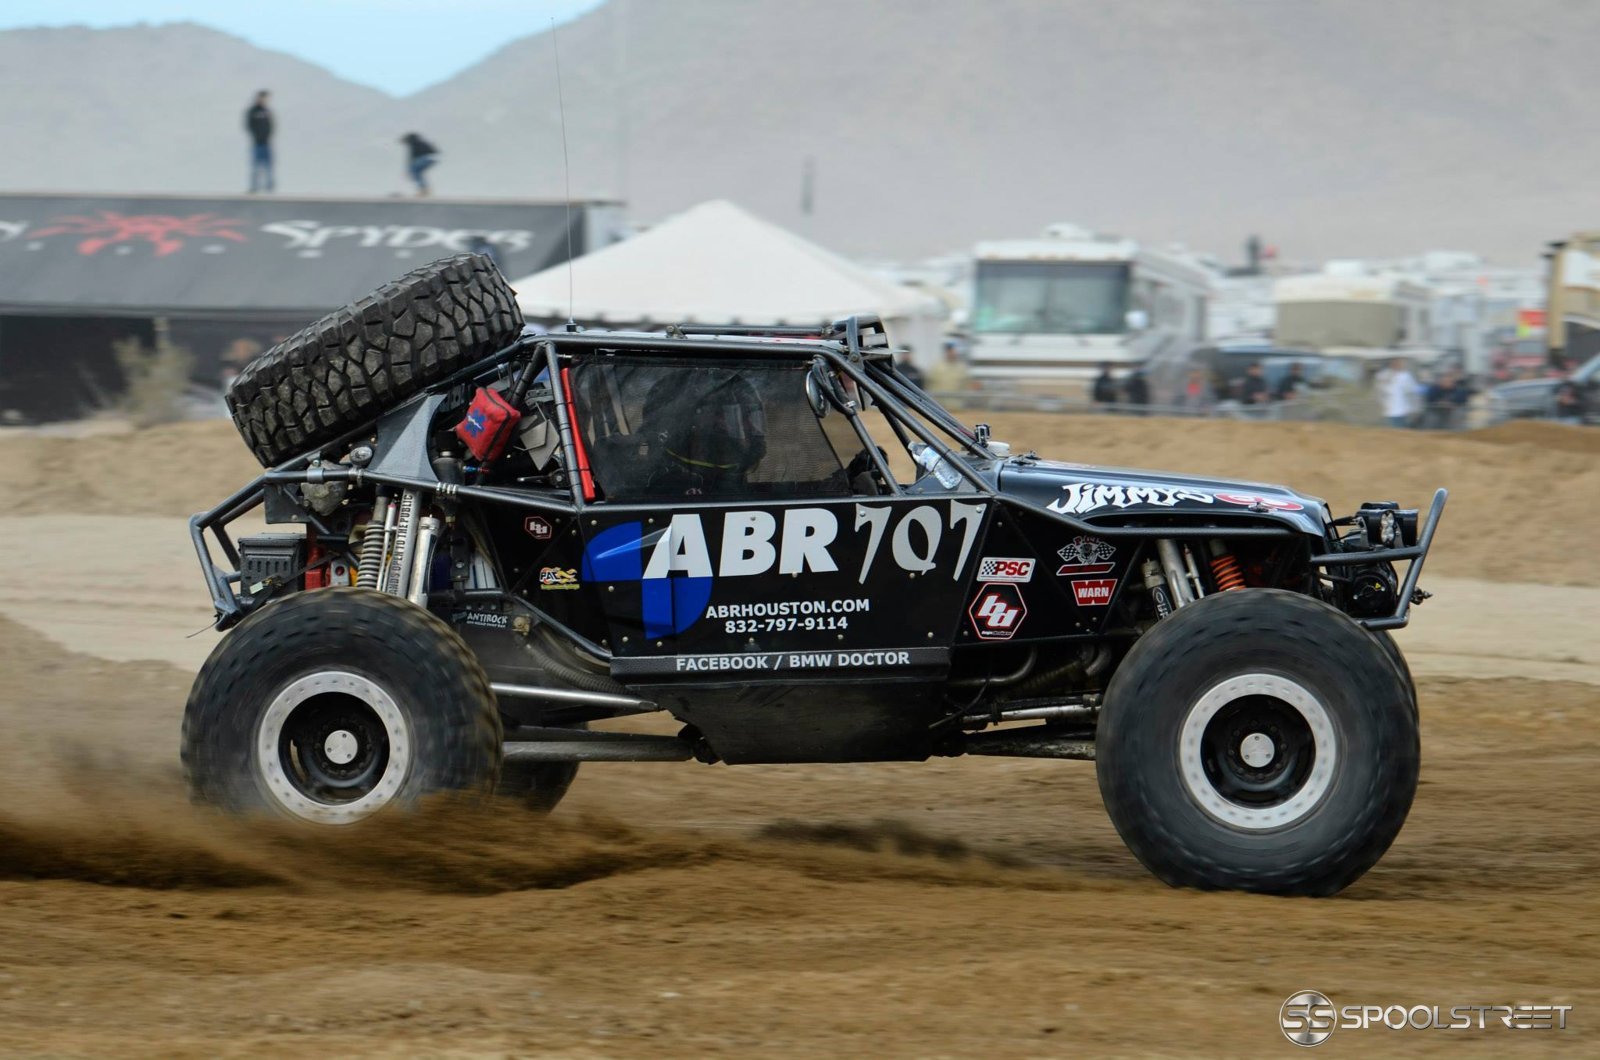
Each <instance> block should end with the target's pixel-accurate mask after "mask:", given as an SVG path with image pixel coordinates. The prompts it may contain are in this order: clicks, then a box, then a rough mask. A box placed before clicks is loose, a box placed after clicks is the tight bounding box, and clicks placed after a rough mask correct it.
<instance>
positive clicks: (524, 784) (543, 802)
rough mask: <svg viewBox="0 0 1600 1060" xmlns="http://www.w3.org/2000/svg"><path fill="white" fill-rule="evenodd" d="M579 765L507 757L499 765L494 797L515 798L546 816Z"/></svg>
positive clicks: (558, 799) (562, 795)
mask: <svg viewBox="0 0 1600 1060" xmlns="http://www.w3.org/2000/svg"><path fill="white" fill-rule="evenodd" d="M576 728H583V726H576ZM578 765H579V763H577V762H530V761H528V760H526V759H521V758H508V759H506V760H505V761H504V762H501V763H500V783H499V785H498V786H497V787H496V788H495V794H497V795H502V796H505V797H506V798H509V799H515V800H516V801H517V802H519V803H521V804H522V806H524V807H526V808H527V809H529V810H532V811H533V812H534V813H549V812H551V811H552V810H554V809H555V808H556V806H557V805H558V804H559V803H560V802H561V800H562V799H563V798H565V797H566V794H567V789H568V788H570V787H572V781H573V779H574V778H575V777H577V775H578Z"/></svg>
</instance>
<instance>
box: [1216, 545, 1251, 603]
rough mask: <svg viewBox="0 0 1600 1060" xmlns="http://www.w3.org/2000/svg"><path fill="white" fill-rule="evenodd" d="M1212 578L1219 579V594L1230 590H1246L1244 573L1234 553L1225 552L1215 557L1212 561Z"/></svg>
mask: <svg viewBox="0 0 1600 1060" xmlns="http://www.w3.org/2000/svg"><path fill="white" fill-rule="evenodd" d="M1211 576H1212V577H1214V578H1216V579H1217V592H1219V593H1225V592H1227V591H1228V590H1230V589H1243V588H1244V572H1243V571H1241V570H1240V569H1239V561H1238V560H1237V559H1235V558H1234V557H1233V553H1231V552H1224V553H1223V554H1222V555H1220V556H1214V557H1212V560H1211Z"/></svg>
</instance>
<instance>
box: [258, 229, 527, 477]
mask: <svg viewBox="0 0 1600 1060" xmlns="http://www.w3.org/2000/svg"><path fill="white" fill-rule="evenodd" d="M521 330H522V312H521V310H520V309H518V308H517V300H516V296H515V295H514V294H513V293H512V291H511V288H510V287H509V286H507V284H506V281H505V277H504V276H501V275H500V270H499V269H497V268H496V267H495V265H494V262H492V261H490V260H489V259H488V258H486V257H483V256H482V255H478V254H462V255H459V256H457V257H453V258H444V259H442V260H440V261H435V262H433V263H432V264H429V265H424V266H422V268H420V269H415V270H413V271H411V272H408V273H406V274H405V275H404V276H402V277H400V278H399V279H398V280H395V281H393V282H392V283H387V284H384V285H383V286H382V287H380V288H378V289H377V290H376V291H374V292H373V293H372V294H369V295H367V297H365V298H363V299H361V300H359V301H357V302H352V303H351V304H350V305H347V306H345V307H344V308H343V309H339V310H336V311H334V312H332V313H329V314H328V315H327V316H325V317H323V318H322V319H321V320H318V321H317V322H316V323H314V324H312V325H310V326H309V327H306V328H304V329H302V330H301V331H297V332H296V333H295V334H293V335H291V336H289V337H288V338H287V339H285V340H284V341H282V342H280V343H279V344H278V345H276V346H274V347H272V348H271V349H270V350H267V351H266V352H265V353H263V354H262V355H261V356H259V357H257V358H256V359H255V360H253V361H251V362H250V364H249V365H247V366H246V367H245V369H244V371H242V372H240V373H239V375H238V377H237V378H235V379H234V381H233V382H232V383H231V384H229V386H228V392H227V401H228V411H229V412H230V413H232V415H233V422H234V424H235V425H237V426H238V428H239V433H240V434H241V435H243V436H244V440H245V444H246V445H248V446H249V447H250V451H251V452H252V453H254V454H255V456H256V459H257V460H259V461H261V463H262V464H263V465H265V466H269V467H270V466H272V465H273V464H277V463H280V462H282V461H284V460H287V459H289V458H290V457H292V456H298V455H300V454H301V453H304V452H306V451H307V450H308V449H310V448H312V447H313V446H315V445H318V444H320V443H322V442H330V441H333V440H334V439H335V438H338V437H339V436H340V435H342V434H344V433H346V432H348V431H351V430H353V429H355V428H357V427H359V426H361V425H362V423H364V422H366V421H367V420H369V419H372V418H373V417H375V416H377V415H378V413H380V412H382V411H383V410H385V409H387V408H389V407H390V406H393V405H395V404H398V403H399V402H400V401H402V400H404V399H405V398H408V397H410V396H411V395H412V394H415V393H417V392H418V391H420V390H422V389H423V388H424V387H425V386H427V385H428V384H430V383H434V382H437V381H438V380H440V379H443V378H444V377H445V376H447V375H449V374H450V373H452V372H454V371H456V370H457V369H458V368H462V367H465V366H466V365H469V364H471V363H473V362H474V361H477V360H479V359H481V358H483V357H486V356H488V355H489V354H491V353H493V352H494V351H496V350H498V349H502V348H504V347H505V346H507V345H509V344H510V343H511V342H512V341H513V340H514V339H516V337H517V336H518V334H519V333H520V332H521Z"/></svg>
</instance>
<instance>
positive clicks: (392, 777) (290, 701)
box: [255, 670, 412, 825]
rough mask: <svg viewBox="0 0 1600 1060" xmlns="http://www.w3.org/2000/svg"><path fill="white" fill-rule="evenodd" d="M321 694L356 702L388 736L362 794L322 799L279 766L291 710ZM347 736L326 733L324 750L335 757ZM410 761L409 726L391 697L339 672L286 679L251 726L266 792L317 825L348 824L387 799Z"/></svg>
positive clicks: (342, 749) (370, 683)
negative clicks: (378, 769) (382, 758)
mask: <svg viewBox="0 0 1600 1060" xmlns="http://www.w3.org/2000/svg"><path fill="white" fill-rule="evenodd" d="M327 693H339V694H342V695H346V696H351V697H353V698H355V699H358V700H360V701H361V702H362V703H363V704H365V705H366V707H367V709H369V710H370V711H372V713H373V714H374V715H376V716H377V718H378V720H379V721H380V722H381V723H382V725H383V731H384V735H385V737H386V738H387V740H388V754H389V757H388V761H387V763H385V765H384V768H383V772H382V774H381V775H380V776H379V777H378V778H377V780H376V782H375V783H374V784H373V785H372V787H371V789H370V790H369V791H367V793H366V794H364V795H362V796H361V797H360V798H358V799H352V800H350V801H348V802H324V801H321V800H319V799H314V798H312V797H310V796H309V795H307V794H306V793H305V792H303V791H301V790H300V788H299V787H298V786H297V785H296V784H295V782H294V781H293V780H292V779H291V778H290V776H289V774H288V771H287V770H285V769H284V767H283V761H282V758H281V753H280V752H281V748H280V744H281V742H282V739H283V730H284V726H285V725H286V724H287V723H288V721H289V718H290V717H291V716H292V715H293V714H294V712H295V710H296V709H297V708H298V707H300V705H301V704H303V703H305V702H306V701H307V700H309V699H312V698H313V697H315V696H320V695H325V694H327ZM347 738H348V739H351V740H353V739H354V737H353V736H352V735H351V734H350V733H349V732H347V731H344V730H339V731H337V732H334V733H331V734H329V736H328V737H327V740H326V743H325V744H324V748H323V749H324V751H325V752H327V753H328V754H329V756H330V757H331V758H333V759H334V760H335V761H337V760H338V757H339V755H342V754H344V753H346V751H347V748H346V745H345V739H347ZM352 757H353V756H352ZM348 760H349V759H346V761H348ZM411 760H412V743H411V730H410V728H409V727H408V726H407V724H406V719H405V715H404V714H402V713H401V712H400V708H399V707H398V706H397V705H396V704H395V701H394V699H393V697H391V696H390V695H389V693H388V692H385V691H384V690H383V688H381V687H380V686H379V685H377V684H376V683H375V682H373V681H371V680H370V679H368V678H366V677H362V676H361V675H360V674H353V673H349V672H346V671H343V670H326V671H320V672H318V673H314V674H307V675H306V676H304V677H301V678H297V679H296V680H294V681H293V682H291V683H290V684H289V685H288V686H287V687H285V688H284V689H283V691H281V692H279V693H278V694H277V696H276V697H275V698H274V699H273V700H272V703H271V704H270V705H269V706H268V707H267V710H266V713H265V714H263V715H262V717H261V724H260V726H259V727H258V728H257V730H256V746H255V766H256V769H257V771H258V773H259V774H260V776H261V779H262V781H263V782H264V783H265V785H266V789H267V793H268V794H269V795H270V796H271V797H272V800H273V801H274V802H276V803H277V804H278V805H279V806H280V807H282V808H283V809H284V810H286V811H287V812H289V813H290V814H293V815H294V816H295V817H299V818H301V819H302V820H306V821H312V822H315V823H317V824H335V825H339V824H353V823H354V822H356V821H359V820H361V819H362V818H364V817H369V816H371V815H372V814H374V813H376V812H377V811H378V810H380V809H382V808H383V807H384V806H387V805H388V804H389V803H390V802H393V801H394V798H395V796H396V795H398V794H399V793H400V787H401V785H402V784H403V783H404V782H405V779H406V775H407V774H408V773H409V772H410V770H411Z"/></svg>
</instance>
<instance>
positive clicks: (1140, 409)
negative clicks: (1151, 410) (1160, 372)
mask: <svg viewBox="0 0 1600 1060" xmlns="http://www.w3.org/2000/svg"><path fill="white" fill-rule="evenodd" d="M1122 393H1123V396H1125V397H1126V398H1127V399H1128V404H1130V405H1132V406H1133V408H1134V415H1135V416H1143V415H1146V412H1147V410H1146V408H1145V406H1147V405H1149V404H1150V382H1149V380H1147V379H1146V378H1145V377H1144V369H1143V368H1135V369H1134V370H1133V371H1132V372H1131V373H1130V374H1129V375H1128V379H1127V381H1126V382H1124V383H1123V384H1122Z"/></svg>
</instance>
